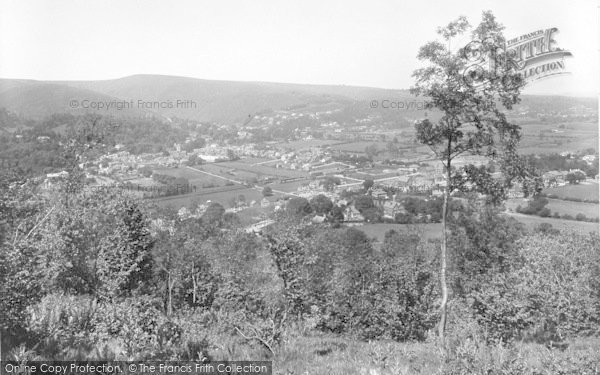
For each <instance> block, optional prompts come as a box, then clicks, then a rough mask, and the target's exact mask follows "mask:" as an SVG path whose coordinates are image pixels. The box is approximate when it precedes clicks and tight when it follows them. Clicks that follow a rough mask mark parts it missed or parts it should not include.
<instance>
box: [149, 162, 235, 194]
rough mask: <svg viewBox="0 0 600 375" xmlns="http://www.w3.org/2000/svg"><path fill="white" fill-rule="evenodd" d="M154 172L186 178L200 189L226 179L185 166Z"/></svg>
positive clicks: (216, 184)
mask: <svg viewBox="0 0 600 375" xmlns="http://www.w3.org/2000/svg"><path fill="white" fill-rule="evenodd" d="M154 173H157V174H165V175H168V176H173V177H183V178H186V179H187V180H188V181H189V182H190V185H195V186H196V188H198V189H202V187H203V186H204V185H207V184H210V185H214V186H223V185H225V183H226V180H224V179H221V178H218V177H213V176H209V175H207V174H204V173H200V172H196V171H194V170H192V169H189V168H185V167H181V168H166V169H155V170H154ZM230 177H231V176H230Z"/></svg>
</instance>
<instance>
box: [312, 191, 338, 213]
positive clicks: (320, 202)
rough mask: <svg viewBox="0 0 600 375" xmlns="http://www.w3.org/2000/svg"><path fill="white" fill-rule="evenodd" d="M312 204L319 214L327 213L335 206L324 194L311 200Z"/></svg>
mask: <svg viewBox="0 0 600 375" xmlns="http://www.w3.org/2000/svg"><path fill="white" fill-rule="evenodd" d="M310 206H311V207H312V210H313V211H314V212H315V213H316V214H317V215H326V214H328V213H329V212H330V211H331V209H332V208H333V202H332V201H331V199H329V198H327V197H326V196H324V195H323V194H319V195H317V196H315V197H313V198H312V199H311V200H310Z"/></svg>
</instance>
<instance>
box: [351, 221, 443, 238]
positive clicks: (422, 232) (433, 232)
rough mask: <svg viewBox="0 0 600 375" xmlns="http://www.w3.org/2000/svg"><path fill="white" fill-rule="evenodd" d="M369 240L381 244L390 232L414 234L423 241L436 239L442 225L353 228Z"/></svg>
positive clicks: (374, 225)
mask: <svg viewBox="0 0 600 375" xmlns="http://www.w3.org/2000/svg"><path fill="white" fill-rule="evenodd" d="M354 228H356V229H360V230H362V231H363V232H365V234H366V235H367V236H369V237H370V238H376V239H377V241H378V242H383V239H384V236H385V234H386V233H387V232H388V231H390V230H392V229H393V230H395V231H396V232H403V233H415V234H417V235H419V236H420V237H422V238H425V239H437V238H440V237H441V236H442V224H439V223H435V224H365V225H359V226H355V227H354Z"/></svg>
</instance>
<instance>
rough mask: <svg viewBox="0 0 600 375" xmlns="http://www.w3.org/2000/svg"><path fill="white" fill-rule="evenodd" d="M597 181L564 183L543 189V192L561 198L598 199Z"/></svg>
mask: <svg viewBox="0 0 600 375" xmlns="http://www.w3.org/2000/svg"><path fill="white" fill-rule="evenodd" d="M598 188H599V186H598V183H597V182H586V183H583V184H577V185H565V186H558V187H553V188H548V189H545V190H544V194H553V195H556V196H558V197H559V198H561V199H565V198H566V199H573V198H575V199H587V200H598V197H599V195H600V194H599V192H598Z"/></svg>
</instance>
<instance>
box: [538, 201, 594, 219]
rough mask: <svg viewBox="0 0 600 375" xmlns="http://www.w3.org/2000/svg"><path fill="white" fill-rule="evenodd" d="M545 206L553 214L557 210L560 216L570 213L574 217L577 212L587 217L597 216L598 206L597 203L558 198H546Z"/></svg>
mask: <svg viewBox="0 0 600 375" xmlns="http://www.w3.org/2000/svg"><path fill="white" fill-rule="evenodd" d="M546 207H547V208H548V209H549V210H550V211H551V212H552V213H553V214H554V213H555V212H558V213H559V214H560V215H561V216H562V215H571V216H573V217H575V216H577V214H580V213H581V214H584V215H585V216H586V217H588V218H597V217H598V208H600V206H599V205H598V204H597V203H583V202H572V201H565V200H560V199H548V204H547V205H546Z"/></svg>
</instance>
